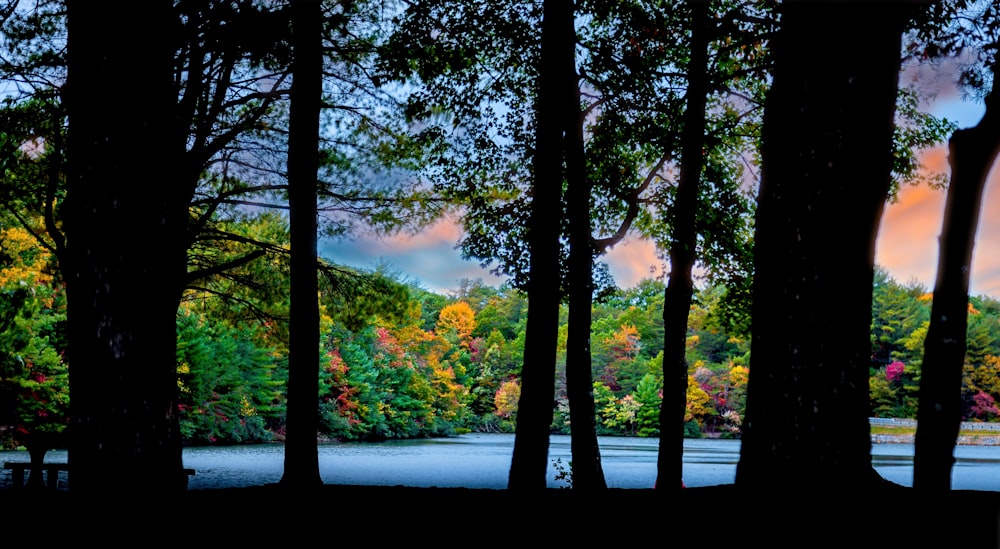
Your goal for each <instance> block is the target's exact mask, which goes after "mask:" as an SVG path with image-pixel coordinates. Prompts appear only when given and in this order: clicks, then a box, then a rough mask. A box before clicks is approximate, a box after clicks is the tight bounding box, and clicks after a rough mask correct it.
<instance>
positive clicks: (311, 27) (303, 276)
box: [281, 0, 323, 488]
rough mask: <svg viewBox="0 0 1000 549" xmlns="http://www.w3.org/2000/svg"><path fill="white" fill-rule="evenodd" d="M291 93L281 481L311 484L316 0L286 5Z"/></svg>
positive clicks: (319, 26) (315, 387) (315, 365)
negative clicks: (288, 285) (285, 399)
mask: <svg viewBox="0 0 1000 549" xmlns="http://www.w3.org/2000/svg"><path fill="white" fill-rule="evenodd" d="M291 9H292V41H293V60H292V91H291V105H290V107H289V109H290V110H289V135H288V206H289V218H290V225H291V234H290V239H291V249H292V256H291V292H290V300H291V304H290V318H289V327H288V332H289V334H288V339H289V348H288V405H287V422H286V434H285V436H286V438H285V470H284V475H283V476H282V477H281V483H282V484H284V485H288V486H291V487H295V488H303V487H306V488H307V487H312V486H318V485H320V484H322V483H323V481H322V479H321V477H320V474H319V449H318V447H317V438H316V437H317V432H318V430H319V358H320V357H319V344H320V343H319V297H318V295H319V281H318V271H317V267H318V265H317V263H316V239H317V235H316V231H317V224H318V222H317V206H316V199H317V192H316V186H317V177H318V175H317V174H318V171H319V116H320V109H321V106H322V98H323V82H322V78H323V49H322V46H323V44H322V38H323V34H322V30H323V23H322V21H323V20H322V10H321V9H320V2H319V0H293V2H292V3H291Z"/></svg>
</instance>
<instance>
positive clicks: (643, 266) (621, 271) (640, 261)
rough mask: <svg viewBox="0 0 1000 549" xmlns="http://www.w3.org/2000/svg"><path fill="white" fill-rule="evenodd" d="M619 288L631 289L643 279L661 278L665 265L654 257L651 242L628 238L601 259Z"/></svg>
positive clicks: (654, 251) (653, 248)
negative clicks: (606, 264)
mask: <svg viewBox="0 0 1000 549" xmlns="http://www.w3.org/2000/svg"><path fill="white" fill-rule="evenodd" d="M602 259H603V260H604V261H605V262H606V263H608V266H609V268H610V270H611V274H612V276H614V277H615V282H616V283H617V284H618V286H619V287H621V288H631V287H633V286H635V285H636V284H637V283H639V281H641V280H642V279H645V278H657V277H662V276H663V274H664V269H665V265H664V262H663V260H662V259H660V258H659V257H657V256H656V247H655V246H654V245H653V243H652V242H650V241H648V240H643V239H639V238H629V239H626V240H625V241H624V242H621V243H620V244H618V245H617V246H615V247H614V248H612V249H611V250H609V251H608V253H607V254H605V255H604V257H603V258H602Z"/></svg>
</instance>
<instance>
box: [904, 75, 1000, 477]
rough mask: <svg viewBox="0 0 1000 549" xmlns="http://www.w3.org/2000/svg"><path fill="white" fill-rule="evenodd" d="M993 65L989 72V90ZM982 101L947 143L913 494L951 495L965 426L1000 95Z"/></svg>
mask: <svg viewBox="0 0 1000 549" xmlns="http://www.w3.org/2000/svg"><path fill="white" fill-rule="evenodd" d="M998 72H1000V71H998V70H997V65H994V66H993V74H994V83H995V82H996V80H995V78H996V75H997V73H998ZM995 86H996V84H994V89H993V90H992V91H991V92H990V94H989V95H988V96H987V97H986V113H985V114H984V115H983V118H982V120H980V121H979V123H978V124H976V126H975V127H972V128H966V129H962V130H958V131H956V132H955V133H954V135H952V137H951V139H950V140H949V143H948V147H949V151H950V154H949V157H948V163H949V164H950V166H951V182H950V184H949V185H948V197H947V200H946V203H945V211H944V220H943V222H942V227H941V238H940V243H941V248H940V253H939V255H938V271H937V280H936V281H935V285H934V301H933V303H932V304H931V322H930V327H929V328H928V330H927V337H926V338H925V340H924V359H923V364H922V366H921V371H920V392H919V404H918V408H917V436H916V447H915V450H914V451H915V453H914V459H913V487H914V488H916V489H918V490H928V491H937V492H940V491H946V490H950V489H951V468H952V466H953V465H954V462H955V458H954V455H953V453H954V451H955V443H956V441H957V440H958V431H959V427H960V425H961V422H962V400H961V399H962V367H963V366H964V365H965V352H966V332H967V330H968V319H969V276H970V274H971V272H972V250H973V248H974V246H975V240H976V227H977V225H978V224H979V214H980V210H981V207H982V198H983V188H984V187H985V186H986V181H987V179H988V178H989V174H990V170H991V168H992V167H993V163H994V161H995V160H996V157H997V154H998V153H1000V105H997V102H998V101H1000V99H998V97H1000V95H998V94H997V92H996V87H995Z"/></svg>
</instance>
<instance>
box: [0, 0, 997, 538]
mask: <svg viewBox="0 0 1000 549" xmlns="http://www.w3.org/2000/svg"><path fill="white" fill-rule="evenodd" d="M127 6H128V8H127V9H128V14H129V18H128V20H123V19H122V18H121V17H120V15H121V10H122V3H121V2H114V1H111V0H34V1H22V0H3V1H0V28H2V35H0V79H2V80H3V82H4V88H3V89H4V97H3V102H2V105H0V166H2V168H3V179H2V181H3V184H2V187H0V189H2V191H0V192H2V193H3V201H2V203H3V205H4V208H3V211H2V213H0V229H2V233H0V239H2V243H3V253H2V261H3V263H2V271H0V273H2V275H0V276H2V280H0V282H2V283H3V286H2V290H3V292H2V301H0V351H2V355H0V398H2V400H0V423H2V424H4V426H5V427H4V428H3V429H2V435H0V440H2V443H3V444H4V445H8V446H9V445H23V446H25V447H27V448H28V449H29V452H31V454H32V460H33V461H35V460H38V461H40V460H41V459H43V458H42V456H43V455H44V449H45V448H48V447H51V445H52V444H54V442H53V441H58V443H59V444H64V445H65V447H66V448H67V449H68V455H69V470H70V489H69V492H70V497H72V498H75V499H73V500H72V501H75V502H78V503H83V505H82V506H81V507H78V508H77V510H78V511H79V510H81V509H87V506H86V502H87V501H88V500H90V501H96V499H97V498H108V497H111V498H117V499H116V501H146V502H158V503H164V502H166V501H173V499H172V498H175V497H181V496H182V495H183V494H184V488H185V486H186V473H184V471H183V463H182V459H181V458H182V448H183V446H184V445H186V444H232V443H242V442H254V441H262V440H280V441H281V442H282V443H283V445H284V454H285V466H284V471H283V476H282V480H281V482H280V485H279V487H278V488H279V489H280V490H290V492H275V493H272V495H276V494H281V495H279V496H278V497H282V498H289V497H290V496H289V495H288V494H302V493H306V492H307V491H313V493H316V492H315V491H317V490H319V489H320V488H322V481H321V480H320V476H319V469H318V459H317V444H318V443H319V440H323V439H324V438H326V439H330V440H384V439H387V438H405V437H426V436H447V435H450V434H455V433H465V432H473V431H503V432H512V433H513V434H514V447H513V454H512V457H511V464H510V474H509V483H508V490H504V491H501V494H492V495H484V496H482V497H483V499H482V500H477V501H478V504H479V505H482V504H484V503H486V502H491V501H492V502H494V503H496V504H502V505H504V506H506V507H512V508H515V509H517V510H518V513H516V514H517V516H518V517H519V519H520V520H521V521H522V522H521V525H522V526H524V525H526V524H534V525H536V526H541V525H543V524H544V525H545V527H548V526H549V523H547V522H544V521H545V520H546V519H545V518H544V517H541V516H535V515H532V514H531V513H530V512H529V511H528V510H527V509H528V508H529V507H530V503H531V501H532V500H531V499H530V498H531V497H537V496H539V495H540V493H542V492H545V490H544V488H545V486H546V469H547V466H548V459H547V458H548V445H549V436H550V435H551V434H552V433H559V432H561V433H568V434H569V435H570V436H571V441H572V443H571V445H572V462H571V474H572V480H573V482H572V487H573V489H572V490H571V491H572V492H574V493H577V494H580V495H579V498H580V499H578V500H568V501H575V502H576V503H578V504H579V505H577V504H567V503H566V501H567V500H563V504H560V503H559V502H557V501H554V500H549V503H550V504H551V505H550V506H549V507H550V509H552V510H551V512H552V513H558V514H559V517H560V521H557V522H560V523H561V522H562V521H564V520H567V519H572V520H576V521H578V522H579V521H580V518H581V517H585V516H587V513H588V512H589V511H588V510H590V509H592V508H593V506H594V505H596V504H597V501H599V500H596V499H591V498H595V497H614V498H625V499H626V500H627V498H628V497H629V496H627V495H622V494H617V493H616V494H614V495H609V492H610V490H609V489H608V487H607V484H606V482H605V479H604V475H603V471H602V468H601V456H600V449H599V447H598V444H597V436H598V435H603V434H615V435H628V436H650V437H658V439H659V451H658V455H657V471H658V474H657V481H656V489H655V490H651V492H652V494H635V495H633V496H632V497H634V498H636V499H635V500H634V502H639V501H640V499H639V498H643V499H641V501H642V502H648V500H646V499H644V498H661V499H660V500H659V501H661V502H662V501H664V499H662V498H670V497H674V498H683V497H690V498H704V499H699V500H698V501H699V502H700V503H701V504H705V503H706V502H707V501H709V500H710V499H711V498H712V497H715V496H713V494H720V495H722V497H726V498H733V500H734V501H740V502H743V503H744V504H745V503H746V502H747V501H753V499H754V498H759V497H761V496H764V495H766V496H768V497H774V496H775V494H778V495H780V497H779V499H778V500H777V501H778V503H773V505H774V507H773V509H774V510H775V513H773V514H771V515H769V514H768V513H767V512H766V511H765V510H764V509H752V511H755V513H751V514H752V515H753V516H752V518H751V517H750V516H749V515H747V516H745V517H744V519H745V520H746V521H747V523H746V525H745V528H744V530H743V531H742V537H741V538H740V539H741V540H743V541H745V542H747V543H748V545H753V544H754V542H762V541H764V540H768V539H771V538H769V537H768V536H771V535H772V528H773V527H774V526H775V525H776V523H775V521H776V520H779V519H780V520H782V527H783V528H786V529H787V530H786V531H787V532H794V533H795V534H796V535H800V536H801V535H808V534H809V533H810V521H809V520H808V519H810V518H812V519H815V518H816V517H814V516H810V515H809V512H810V511H809V510H807V509H806V508H802V507H798V506H796V503H797V502H799V501H801V500H806V501H809V502H811V503H814V504H815V505H817V506H818V507H817V508H816V509H820V508H821V509H823V510H825V511H829V512H832V513H833V514H832V515H830V516H829V517H828V516H827V515H825V514H824V513H819V514H818V515H822V516H823V517H824V518H825V519H826V518H829V519H830V520H834V519H844V520H846V521H848V522H849V523H851V524H858V523H859V522H861V521H863V520H864V519H865V517H864V516H863V515H860V512H861V508H862V507H864V505H860V506H859V505H851V504H850V503H848V504H844V503H842V502H844V501H847V502H854V503H858V502H865V501H866V499H867V498H871V497H874V498H876V499H878V498H883V497H886V498H887V497H893V498H900V499H893V500H892V502H893V503H894V504H897V505H898V504H899V502H900V501H901V500H906V498H907V497H908V496H906V495H901V494H903V492H900V491H899V489H900V487H898V486H888V484H891V483H887V482H886V481H885V480H884V479H882V478H881V477H880V476H879V475H878V473H877V472H876V471H875V470H874V469H873V467H872V458H871V438H870V425H869V419H868V418H870V417H872V416H882V417H912V418H916V419H917V421H918V427H917V432H916V443H915V456H914V480H913V487H912V493H913V495H914V498H913V499H910V500H908V501H909V503H910V507H912V513H914V516H916V517H918V518H923V519H934V520H922V521H920V520H918V521H917V522H916V523H915V526H914V527H913V528H912V529H911V530H910V531H909V532H908V533H907V535H906V536H903V537H902V538H895V540H896V541H900V542H913V541H915V540H925V539H928V538H925V537H923V536H924V535H925V534H931V533H936V530H935V529H936V528H937V525H939V524H940V522H941V521H944V520H954V519H956V518H958V515H957V513H958V509H963V512H967V513H971V512H972V511H969V508H970V507H975V512H977V513H982V514H981V515H976V516H977V517H980V518H982V517H991V519H990V520H993V521H995V520H997V517H998V516H1000V514H997V513H995V512H994V511H1000V503H998V502H997V501H995V500H989V499H986V498H983V499H976V500H975V505H971V504H968V503H969V502H967V504H968V505H964V506H963V505H950V506H946V507H945V508H944V509H943V510H942V508H941V507H940V505H936V504H934V503H933V502H943V501H946V499H945V498H950V497H951V494H950V492H951V489H950V473H951V467H952V465H953V463H954V459H953V457H952V452H953V449H954V446H955V444H956V439H957V435H958V429H959V425H960V422H961V421H962V420H983V421H990V420H993V419H996V418H997V417H998V416H1000V409H998V407H997V403H996V399H997V398H1000V374H998V372H997V367H998V365H1000V364H998V358H997V357H998V356H1000V350H998V349H997V345H998V339H997V335H998V330H1000V325H998V322H997V320H998V315H1000V303H998V302H997V301H996V299H995V297H991V296H970V295H969V274H970V272H971V262H972V256H973V253H972V252H973V248H974V244H975V241H976V239H975V236H976V230H977V225H978V219H979V212H980V210H981V201H982V196H983V188H984V186H985V185H986V182H987V181H988V178H989V174H990V170H991V168H992V166H993V164H994V161H995V158H996V156H997V153H998V151H1000V122H998V120H997V116H998V113H997V108H996V106H995V102H996V95H995V94H993V89H992V84H993V78H994V76H995V73H996V69H997V63H998V62H1000V61H998V58H997V50H998V44H1000V42H998V37H1000V7H998V6H997V5H996V4H995V3H992V2H981V1H974V0H973V1H966V0H937V1H935V0H918V1H913V0H899V1H886V2H853V1H847V2H834V1H830V2H826V1H821V2H813V1H803V0H785V1H778V0H711V1H710V0H691V1H677V2H647V1H643V0H626V1H605V0H579V1H575V2H574V1H571V0H541V1H536V2H524V3H498V2H491V1H486V0H402V1H398V2H396V1H392V0H229V1H222V0H218V1H217V0H147V1H144V2H131V3H128V4H127ZM862 37H863V39H861V38H862ZM924 67H932V68H936V69H938V70H936V71H931V72H932V73H933V74H934V75H936V76H934V77H926V75H925V73H923V72H922V71H920V70H916V69H920V68H924ZM922 75H924V76H922ZM925 77H926V78H931V79H930V80H927V79H926V78H925ZM933 78H943V79H945V80H947V81H948V83H949V84H950V85H953V86H955V87H957V88H958V89H959V90H961V92H962V93H963V94H965V95H967V96H968V97H969V98H970V99H971V100H975V101H978V102H981V103H982V104H983V105H984V106H985V114H984V115H983V117H982V119H981V120H980V121H979V123H978V124H976V125H974V126H971V127H968V128H961V129H959V128H957V127H956V125H955V124H954V123H953V122H951V121H949V120H946V119H942V118H938V117H935V116H932V115H931V114H929V113H928V111H927V109H926V105H927V104H928V101H930V100H932V99H933V97H934V94H935V93H936V91H937V89H938V87H937V82H935V81H934V80H933ZM940 145H946V146H947V147H948V150H949V156H948V169H947V171H946V173H937V172H934V171H932V170H929V169H928V168H927V167H926V166H924V165H922V163H921V156H920V152H921V151H922V150H925V149H927V148H929V147H934V146H940ZM906 185H930V186H933V187H934V188H937V189H939V190H940V191H941V192H942V193H945V194H946V206H945V215H944V220H943V223H942V226H941V230H940V239H939V250H937V251H938V265H937V276H936V279H935V283H934V285H933V287H930V288H925V287H921V286H920V285H919V284H912V283H909V282H902V283H901V282H898V281H895V280H893V279H892V278H891V277H890V276H889V275H888V273H887V272H886V271H884V270H883V269H882V268H881V267H880V266H878V265H877V264H876V263H875V257H874V248H875V241H876V237H877V234H878V228H879V224H880V221H881V219H882V215H883V213H884V210H885V207H886V204H887V203H889V202H891V201H893V200H895V198H896V196H897V193H898V192H899V190H900V189H901V188H902V187H903V186H906ZM442 219H447V220H452V221H454V222H456V223H458V224H459V225H460V227H461V230H462V237H461V239H460V241H459V242H456V246H458V247H459V249H460V250H461V254H462V257H463V259H466V260H469V261H475V262H478V263H479V264H480V265H482V266H484V267H488V268H490V269H491V270H492V272H494V273H495V274H497V275H498V276H501V277H503V278H504V279H505V280H507V281H508V282H506V283H505V284H503V285H502V286H500V287H488V286H485V285H484V284H483V283H482V282H481V281H477V280H465V281H463V284H462V287H461V288H460V289H459V290H458V291H456V292H455V293H454V295H437V294H434V293H433V292H429V291H426V290H424V289H422V288H420V287H419V286H414V285H412V284H407V283H406V280H405V275H402V274H401V273H396V272H393V270H392V269H391V268H386V267H373V268H372V269H371V270H359V269H357V268H351V267H348V266H345V265H338V264H336V263H335V262H332V261H330V260H329V259H327V258H324V257H322V256H321V255H320V254H319V253H318V249H319V248H318V242H319V241H320V239H324V242H326V241H330V240H332V241H337V240H338V239H340V240H347V239H352V238H356V237H358V236H359V235H362V234H376V235H392V234H401V233H416V232H419V231H421V230H423V229H425V228H427V227H428V226H430V225H431V224H433V223H434V222H436V221H440V220H442ZM627 237H629V238H642V239H646V240H648V241H650V242H652V243H653V244H654V245H655V246H656V249H657V253H658V255H659V256H660V257H661V258H662V259H663V261H664V262H665V263H666V264H668V265H669V270H668V272H667V273H666V274H665V275H664V276H663V277H662V278H650V279H648V280H644V281H643V282H642V283H640V284H639V285H637V286H636V287H634V288H620V287H618V285H617V284H616V282H615V281H614V279H613V277H611V275H610V271H609V269H608V266H607V265H606V264H605V263H604V261H603V258H604V256H605V254H606V253H607V252H608V251H609V250H610V249H612V248H613V247H614V246H615V245H617V244H619V243H621V242H622V241H623V240H624V239H625V238H627ZM698 436H727V437H739V438H740V440H741V443H740V457H739V463H738V465H737V472H736V482H735V486H733V487H725V488H724V490H727V491H726V492H721V493H720V492H704V491H703V492H698V493H694V494H691V495H687V494H688V493H689V492H696V491H690V490H683V489H682V488H683V482H682V463H683V442H684V438H685V437H698ZM816 471H822V474H816ZM139 478H141V479H143V481H142V482H136V480H135V479H139ZM732 490H735V492H734V491H732ZM905 492H906V493H909V492H910V490H907V491H905ZM466 495H467V496H468V494H466ZM526 495H527V497H525V496H526ZM188 497H193V496H188ZM204 497H206V498H210V497H216V496H204ZM352 497H354V496H352ZM416 497H420V496H416ZM442 497H444V498H447V497H449V496H442ZM452 497H455V496H452ZM491 497H492V498H493V499H492V500H491V499H490V498H491ZM543 497H549V498H551V497H564V496H551V495H548V496H543ZM845 498H846V499H845ZM188 501H191V500H188ZM202 501H203V502H204V501H205V500H202ZM616 501H620V500H616ZM970 501H971V500H970ZM501 502H502V503H501ZM834 502H836V503H834ZM299 503H300V504H303V502H299ZM994 506H995V507H994ZM563 507H565V509H563ZM640 507H643V511H642V512H643V513H645V515H644V516H643V518H644V520H645V524H652V523H653V522H652V521H655V518H656V517H655V514H656V513H659V512H664V511H662V509H666V507H663V508H662V509H661V510H659V511H658V510H657V509H660V506H659V505H644V506H643V505H640ZM554 509H559V510H558V511H556V510H554ZM777 509H781V510H782V511H783V512H781V513H778V512H777V511H776V510H777ZM814 510H815V509H814ZM310 511H311V512H314V511H315V509H312V508H310ZM132 512H137V511H136V510H132ZM163 512H164V511H162V510H161V512H160V513H151V514H150V516H154V515H156V516H162V513H163ZM233 512H235V510H234V511H233ZM282 512H285V513H288V514H289V515H288V516H291V514H292V513H293V511H292V510H291V508H285V509H283V511H282ZM991 512H993V514H992V515H991V514H990V513H991ZM308 516H312V514H310V515H308ZM789 517H795V518H796V519H797V520H796V521H793V522H795V526H794V527H788V526H787V525H786V523H787V522H788V518H789ZM147 518H148V517H147ZM395 518H396V520H398V521H400V522H401V523H405V524H406V525H408V526H414V525H413V524H411V523H410V522H408V520H407V519H406V518H400V517H395ZM549 518H551V517H549ZM963 518H965V519H968V515H966V516H963ZM371 520H373V521H374V520H376V519H374V518H372V519H371ZM374 524H375V523H374V522H373V523H372V524H369V525H368V527H369V528H372V527H375V528H377V526H375V525H374ZM302 528H305V527H304V526H303V527H302ZM658 528H659V527H658ZM405 530H406V529H402V530H400V532H403V531H405ZM984 531H988V532H987V533H983V534H981V537H976V538H975V540H976V541H984V542H986V543H987V544H992V545H996V542H997V540H996V539H995V537H996V535H997V532H996V529H995V528H993V529H992V530H991V529H989V528H986V529H984ZM472 532H473V530H472V527H471V525H470V526H469V530H468V532H467V533H472ZM613 533H614V532H612V531H610V530H609V531H608V532H607V533H606V534H607V535H608V536H611V535H612V534H613ZM580 535H581V538H580V539H581V540H585V541H587V542H590V543H594V542H596V541H597V538H586V537H582V536H585V534H584V533H583V532H580ZM664 535H665V533H664ZM888 535H889V534H888V533H887V534H885V536H883V537H879V538H878V540H877V541H880V542H885V541H887V540H888V539H889V538H888V537H886V536H888ZM893 535H895V533H893ZM757 536H761V537H757ZM851 536H852V533H851V532H850V531H848V530H838V531H836V532H835V534H834V535H832V537H830V538H829V539H826V540H823V543H824V544H827V543H832V544H834V545H835V546H836V545H841V544H844V543H846V542H847V541H848V540H852V541H858V540H854V539H853V538H851ZM145 539H147V540H148V539H149V538H148V537H146V538H145ZM602 539H603V538H602ZM611 539H618V540H619V541H620V538H611V537H608V540H611ZM664 539H667V538H664ZM675 539H682V538H675ZM683 539H686V540H688V541H693V540H694V539H695V538H693V537H692V538H683ZM869 540H870V541H871V540H872V538H869ZM256 541H257V542H258V543H259V542H260V540H256ZM702 541H704V540H702ZM720 541H721V542H722V543H725V542H726V540H720ZM729 541H731V540H729ZM772 541H773V540H772ZM801 541H802V540H801V539H800V540H799V542H800V543H798V544H795V542H794V540H790V542H791V544H792V545H799V546H801ZM700 545H704V543H701V544H700ZM852 545H856V544H852ZM883 545H884V543H883Z"/></svg>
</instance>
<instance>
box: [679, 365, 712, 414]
mask: <svg viewBox="0 0 1000 549" xmlns="http://www.w3.org/2000/svg"><path fill="white" fill-rule="evenodd" d="M711 400H712V397H710V396H708V393H706V392H705V390H704V389H702V388H701V386H699V385H698V382H697V381H696V380H695V379H694V376H688V387H687V409H686V410H685V412H684V421H691V420H697V421H698V424H699V425H700V424H701V423H702V422H703V421H704V420H705V417H706V416H708V415H709V413H710V412H711V410H712V409H711V406H709V403H710V402H711Z"/></svg>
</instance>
